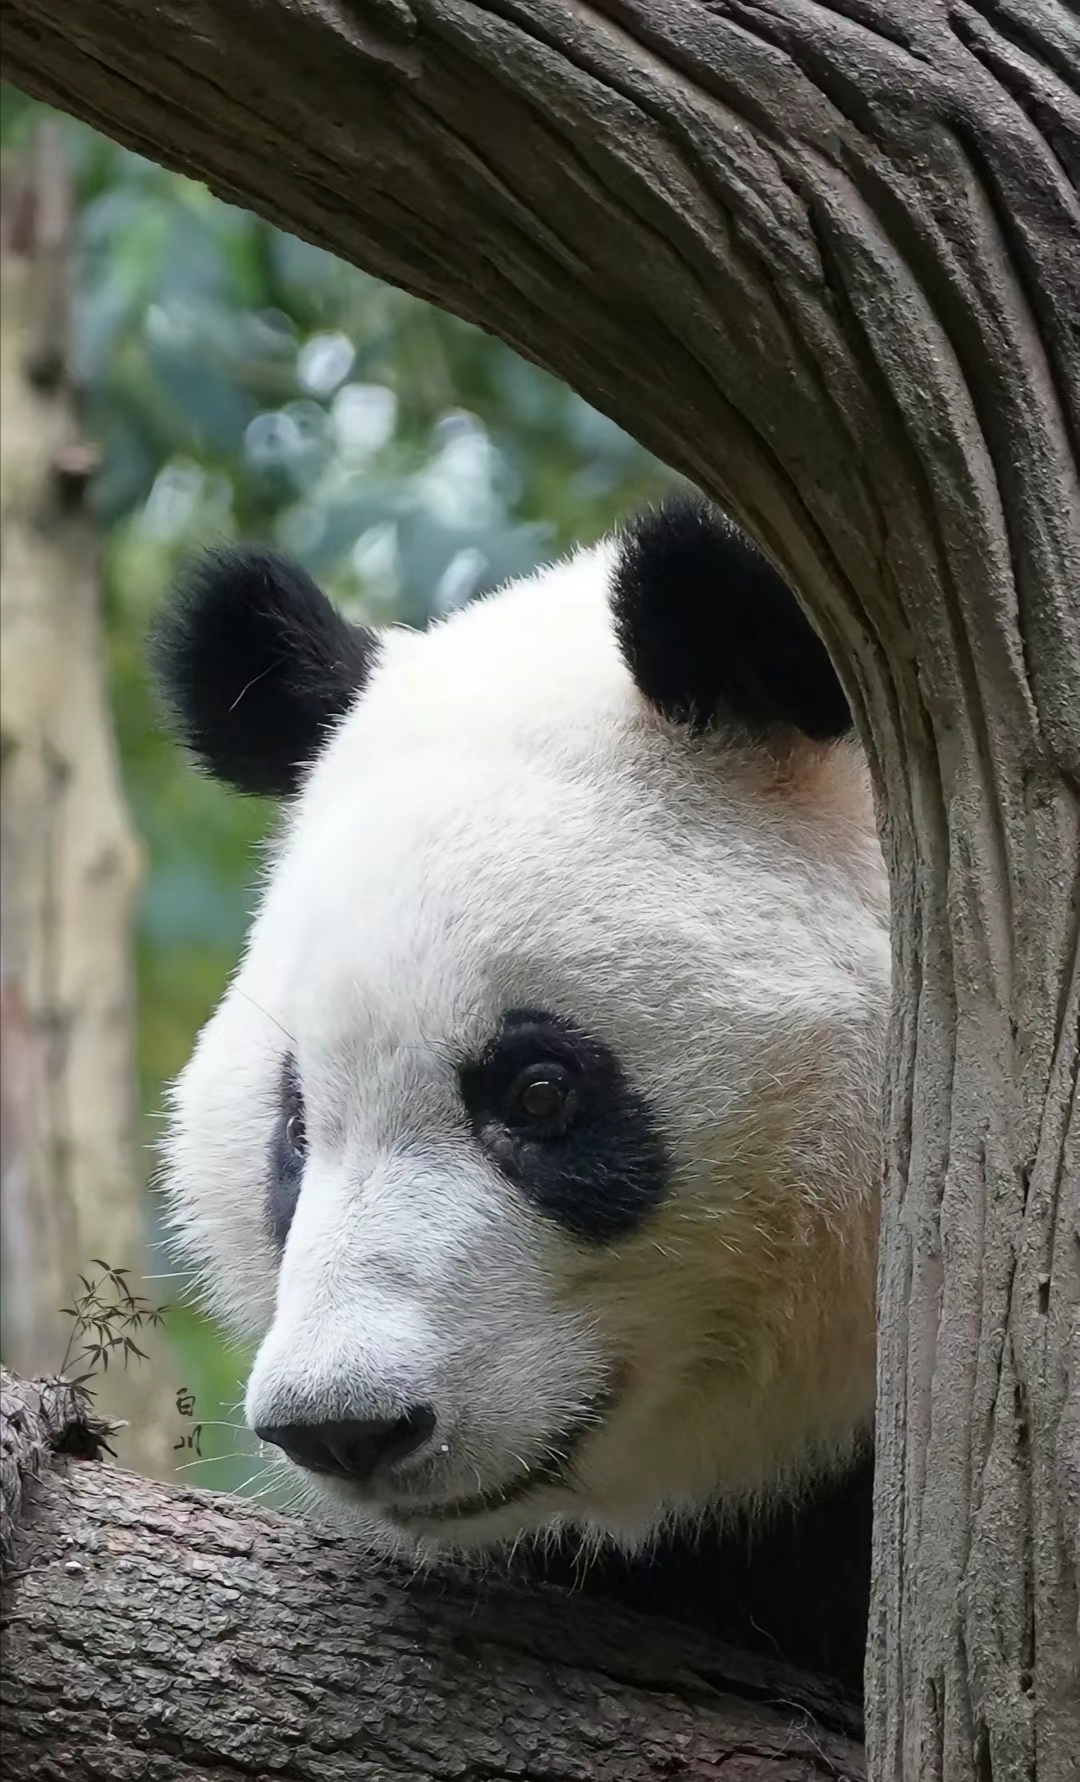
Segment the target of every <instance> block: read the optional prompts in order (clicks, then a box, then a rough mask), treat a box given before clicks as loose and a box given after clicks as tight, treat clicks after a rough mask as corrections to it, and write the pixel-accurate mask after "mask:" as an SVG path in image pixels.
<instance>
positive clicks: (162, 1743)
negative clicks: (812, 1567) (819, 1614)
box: [0, 1377, 865, 1782]
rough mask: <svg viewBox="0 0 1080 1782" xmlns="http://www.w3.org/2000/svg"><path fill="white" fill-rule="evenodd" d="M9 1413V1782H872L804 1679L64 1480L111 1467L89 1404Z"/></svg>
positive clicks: (666, 1633) (143, 1487) (322, 1544)
mask: <svg viewBox="0 0 1080 1782" xmlns="http://www.w3.org/2000/svg"><path fill="white" fill-rule="evenodd" d="M3 1396H4V1414H3V1438H2V1448H3V1452H2V1467H0V1518H2V1519H3V1520H2V1521H0V1528H3V1529H4V1532H5V1533H6V1534H7V1535H8V1537H9V1538H8V1539H7V1540H6V1541H5V1546H6V1550H7V1558H8V1568H7V1581H6V1584H5V1589H4V1609H5V1624H6V1625H5V1642H4V1680H3V1698H4V1717H3V1732H4V1740H3V1759H4V1776H5V1782H7V1779H8V1778H10V1779H11V1782H30V1779H31V1778H33V1779H34V1782H37V1779H40V1778H46V1777H47V1778H49V1779H50V1782H60V1779H63V1782H90V1779H91V1778H93V1779H94V1782H98V1779H100V1782H142V1779H143V1778H146V1777H150V1776H152V1777H153V1778H154V1782H197V1779H200V1778H207V1779H210V1778H212V1779H214V1782H226V1779H228V1782H242V1779H243V1778H255V1777H260V1778H267V1779H268V1782H269V1778H271V1777H274V1778H279V1779H280V1782H301V1779H302V1782H312V1779H314V1778H318V1779H319V1782H436V1779H437V1782H661V1779H663V1782H707V1779H708V1778H712V1777H717V1776H719V1775H720V1774H721V1772H722V1773H723V1775H724V1777H725V1782H818V1779H820V1778H825V1777H831V1778H841V1777H844V1778H847V1779H848V1782H860V1779H861V1778H862V1777H863V1775H864V1773H865V1772H864V1769H863V1761H862V1754H861V1749H860V1747H859V1744H858V1742H857V1739H856V1738H855V1737H854V1736H852V1729H851V1725H850V1720H849V1718H848V1717H847V1716H846V1713H845V1710H844V1709H842V1708H841V1707H840V1706H839V1705H838V1704H836V1703H832V1702H830V1701H829V1700H828V1699H827V1698H825V1697H824V1696H823V1695H822V1694H821V1692H820V1691H818V1690H816V1688H815V1686H814V1685H813V1684H812V1683H811V1682H809V1681H808V1680H806V1679H800V1678H799V1677H798V1675H797V1674H795V1673H791V1672H787V1671H785V1670H784V1669H783V1668H782V1667H779V1666H774V1665H769V1664H767V1663H764V1662H758V1661H754V1660H748V1659H746V1658H744V1657H742V1656H741V1655H739V1654H737V1653H730V1652H725V1651H724V1650H723V1649H722V1648H721V1649H719V1650H718V1649H717V1648H716V1647H715V1646H711V1645H709V1644H706V1643H703V1642H699V1641H696V1640H695V1639H694V1638H693V1636H690V1635H687V1634H684V1633H682V1632H678V1631H675V1630H673V1629H668V1628H665V1627H664V1625H663V1624H662V1623H650V1622H648V1621H645V1620H641V1619H637V1618H635V1617H634V1616H631V1615H625V1614H622V1613H620V1612H619V1611H617V1610H612V1609H606V1608H605V1609H599V1608H597V1607H596V1606H594V1605H591V1604H588V1603H585V1602H582V1601H580V1600H572V1599H570V1598H569V1597H568V1596H567V1595H566V1594H565V1593H563V1592H561V1591H555V1590H510V1589H508V1588H507V1587H506V1586H498V1585H488V1586H483V1585H480V1586H478V1585H477V1583H476V1582H475V1581H469V1580H467V1579H465V1578H463V1577H462V1576H455V1575H454V1574H453V1573H447V1574H445V1575H443V1576H430V1577H423V1578H421V1577H412V1576H410V1575H407V1574H404V1573H396V1572H394V1571H391V1570H387V1569H386V1568H380V1569H376V1570H372V1569H371V1568H369V1567H365V1564H364V1562H363V1560H362V1559H361V1558H358V1557H357V1554H356V1551H355V1549H352V1548H350V1547H349V1546H348V1544H347V1543H345V1542H343V1541H341V1540H339V1539H336V1538H335V1537H334V1536H332V1535H330V1534H329V1533H327V1532H325V1531H323V1530H321V1529H319V1528H316V1527H314V1526H312V1525H310V1524H307V1523H302V1522H299V1521H293V1520H290V1519H287V1518H285V1517H282V1516H274V1515H269V1514H266V1513H262V1512H253V1511H252V1509H251V1506H250V1504H248V1503H245V1502H243V1501H242V1500H240V1499H236V1498H229V1497H225V1496H220V1495H219V1496H214V1495H211V1494H210V1493H207V1492H188V1491H179V1490H176V1489H175V1488H170V1487H165V1486H158V1485H153V1484H151V1483H149V1482H148V1481H146V1480H142V1479H136V1478H133V1477H130V1476H128V1475H125V1474H123V1473H119V1472H117V1471H115V1470H114V1469H112V1468H111V1467H108V1466H104V1465H100V1464H95V1463H94V1462H92V1461H91V1462H89V1463H85V1462H84V1464H81V1465H79V1464H75V1463H74V1462H70V1461H69V1462H66V1463H63V1465H61V1466H58V1465H57V1463H56V1462H55V1460H54V1459H52V1458H51V1456H52V1454H53V1453H54V1451H55V1450H56V1448H57V1447H58V1446H60V1447H61V1448H63V1449H65V1450H72V1449H74V1451H75V1452H77V1453H80V1454H83V1455H87V1454H88V1453H90V1452H91V1451H92V1447H93V1440H94V1435H95V1429H94V1422H93V1419H92V1418H88V1416H87V1414H86V1409H85V1406H81V1405H80V1404H79V1402H78V1397H77V1395H73V1394H72V1393H71V1392H70V1389H66V1388H64V1387H63V1386H62V1385H60V1384H58V1383H51V1384H50V1383H43V1384H38V1385H37V1386H26V1385H25V1384H23V1383H21V1382H14V1381H12V1380H11V1379H10V1378H7V1377H5V1379H4V1382H3ZM12 1493H13V1494H14V1496H11V1495H9V1494H12ZM18 1499H21V1509H20V1508H19V1507H18V1502H17V1500H18ZM9 1503H10V1511H9V1509H8V1505H9ZM11 1524H14V1526H11Z"/></svg>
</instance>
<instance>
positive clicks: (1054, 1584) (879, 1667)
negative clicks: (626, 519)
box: [4, 0, 1080, 1782]
mask: <svg viewBox="0 0 1080 1782" xmlns="http://www.w3.org/2000/svg"><path fill="white" fill-rule="evenodd" d="M4 47H5V54H6V58H7V68H8V73H9V76H10V78H12V79H15V80H17V81H19V82H20V83H21V84H23V85H25V86H26V87H27V88H28V89H29V90H30V91H32V92H35V93H37V94H39V95H41V96H42V97H45V98H48V99H51V100H53V101H55V102H56V103H58V104H60V105H62V106H65V107H67V108H68V109H70V110H73V111H75V112H77V113H78V114H79V115H81V116H83V117H85V118H87V119H89V120H90V121H91V122H93V123H95V124H97V125H99V126H100V127H101V128H103V129H105V130H106V131H108V132H109V133H110V134H112V135H114V136H117V137H119V138H120V139H121V140H123V141H125V142H127V143H129V144H130V145H131V146H133V147H135V148H138V149H141V150H143V151H144V152H145V153H147V154H149V155H151V156H152V157H154V158H155V159H158V160H162V161H165V162H167V163H168V164H170V165H172V166H174V167H180V168H183V169H185V170H186V171H189V172H191V173H193V174H195V175H197V176H199V177H202V178H206V179H208V180H209V182H210V184H211V185H212V186H213V187H214V188H215V189H216V190H217V191H219V192H221V193H222V194H223V195H225V196H227V197H231V198H233V199H235V200H236V201H238V202H241V203H244V204H248V205H251V206H252V207H253V208H255V209H256V210H259V211H261V212H262V213H263V214H264V215H265V216H268V217H270V218H272V219H273V220H275V221H277V222H279V223H281V224H283V225H284V226H286V227H287V228H290V229H292V230H294V231H296V232H297V233H299V234H302V235H304V236H306V237H307V238H308V239H310V240H312V241H316V242H319V243H321V244H322V245H323V246H325V247H328V248H330V249H332V250H333V251H334V252H336V253H339V254H342V255H343V256H344V257H346V258H348V259H351V260H354V261H355V262H357V263H358V264H361V265H363V266H365V267H367V268H368V269H369V270H371V271H373V272H375V273H378V274H380V275H381V276H383V277H384V278H387V279H389V280H391V281H392V282H394V283H396V284H400V285H403V286H405V287H406V288H408V289H410V290H412V291H415V292H418V293H419V294H420V295H422V296H425V297H429V298H431V299H432V300H433V301H435V302H437V303H439V304H441V305H442V306H444V307H445V308H448V309H452V310H455V311H456V312H457V313H458V314H460V315H462V316H465V317H467V318H468V319H470V320H472V321H475V322H479V323H480V324H482V325H483V326H484V327H486V328H488V329H490V330H492V331H494V332H496V333H498V334H500V335H501V336H502V337H503V338H504V339H506V340H508V341H509V342H510V343H511V344H512V345H513V346H515V347H517V348H518V349H519V350H521V351H522V352H524V353H526V354H527V355H529V356H530V357H531V358H534V359H536V360H538V361H539V362H540V363H542V364H544V365H546V366H548V367H549V368H550V369H552V370H554V371H556V372H558V373H559V374H560V375H561V376H563V377H565V378H567V379H568V380H569V381H570V382H571V383H572V384H574V385H575V386H576V387H577V388H578V389H579V390H580V391H581V392H582V393H583V394H584V395H586V396H587V397H589V398H590V399H591V400H592V401H594V402H595V403H597V404H598V406H599V407H600V408H602V409H603V410H605V411H606V412H607V413H608V414H610V415H611V416H613V417H614V418H615V419H616V420H617V421H620V422H621V423H622V424H623V425H625V426H626V427H628V428H629V429H630V430H631V431H632V432H633V433H635V434H636V435H637V436H638V437H639V438H640V439H642V440H643V441H644V442H645V443H646V444H648V445H649V446H651V447H652V448H653V450H655V451H656V452H658V453H659V454H660V455H661V456H662V457H663V458H665V459H667V460H668V461H669V462H670V463H671V464H673V465H675V466H676V467H677V468H679V469H681V470H683V471H685V472H687V473H688V474H689V475H690V476H691V477H692V478H694V479H695V480H696V481H697V482H699V483H700V484H701V485H702V486H703V487H704V488H705V489H707V490H709V491H710V492H711V493H713V494H714V495H716V496H718V497H719V498H720V499H721V500H722V501H723V502H724V503H725V504H726V505H727V506H728V507H729V508H730V509H731V510H732V511H733V512H734V513H735V515H736V516H737V517H738V518H739V519H741V520H742V521H743V522H744V523H745V524H746V525H747V526H748V528H749V530H750V531H751V532H752V533H753V534H754V535H755V536H756V537H757V538H758V539H759V540H760V541H761V543H762V544H763V545H764V546H765V548H766V549H767V550H768V551H769V553H770V554H771V555H772V557H773V558H774V559H775V561H776V562H777V564H778V566H779V567H780V568H781V569H782V570H783V571H784V572H785V573H786V574H787V575H788V576H789V578H790V579H791V580H792V582H793V583H794V585H795V586H796V588H797V589H798V590H799V592H800V595H801V597H802V598H803V599H805V601H806V603H807V605H808V607H809V609H810V610H811V611H812V613H813V614H814V617H815V619H816V621H817V623H818V624H819V626H820V628H821V630H822V633H823V635H824V637H825V639H826V641H827V643H828V644H829V646H830V648H831V649H832V650H833V652H834V654H835V656H836V657H837V659H838V661H839V663H840V664H841V666H842V669H843V672H844V675H845V678H846V680H847V684H848V686H849V690H850V691H851V693H852V697H853V700H854V702H855V706H856V709H857V711H858V713H859V716H860V721H861V725H862V730H863V734H864V737H865V739H866V741H867V744H868V747H869V749H870V753H871V760H872V763H873V766H874V769H875V772H876V776H877V782H878V786H879V789H880V792H881V797H882V811H883V834H884V839H885V844H886V850H887V854H888V858H889V863H890V869H891V875H892V887H893V899H894V920H895V933H896V941H895V960H896V1018H895V1023H894V1059H895V1061H894V1067H893V1073H892V1083H891V1093H890V1102H889V1133H888V1143H887V1169H886V1183H885V1220H884V1239H883V1263H882V1277H881V1312H880V1318H881V1331H882V1342H881V1347H880V1370H879V1373H880V1387H881V1390H880V1411H879V1425H878V1472H879V1478H878V1493H877V1532H876V1570H877V1583H876V1590H875V1603H874V1627H873V1632H872V1638H871V1662H870V1673H869V1677H870V1694H869V1708H870V1743H871V1752H872V1758H873V1762H874V1765H875V1767H876V1774H877V1776H878V1777H879V1778H880V1779H881V1782H886V1778H888V1779H890V1782H901V1778H902V1779H903V1782H914V1779H915V1778H922V1777H941V1776H944V1777H947V1778H948V1782H972V1779H974V1778H976V1777H978V1778H979V1782H987V1779H988V1778H996V1779H1000V1778H1003V1777H1010V1778H1011V1777H1016V1778H1024V1779H1025V1782H1029V1779H1030V1778H1031V1777H1032V1776H1034V1774H1035V1773H1036V1769H1037V1770H1038V1775H1039V1777H1040V1782H1058V1778H1065V1777H1066V1776H1067V1775H1069V1774H1070V1773H1071V1767H1072V1763H1073V1761H1074V1753H1075V1751H1076V1750H1077V1749H1078V1748H1080V1709H1078V1708H1077V1706H1076V1704H1077V1701H1078V1699H1080V1691H1078V1689H1077V1678H1078V1676H1080V1655H1078V1650H1077V1634H1076V1625H1077V1590H1078V1584H1077V1579H1078V1569H1080V1554H1078V1552H1077V1530H1078V1528H1080V1456H1078V1444H1080V1436H1078V1431H1077V1413H1076V1410H1075V1406H1076V1403H1077V1399H1078V1397H1080V1361H1078V1360H1077V1358H1076V1357H1075V1355H1074V1354H1072V1353H1071V1352H1070V1349H1069V1344H1070V1342H1071V1341H1073V1337H1072V1332H1073V1330H1074V1325H1075V1320H1076V1316H1077V1305H1078V1300H1080V1270H1078V1268H1077V1262H1076V1251H1075V1244H1074V1238H1073V1236H1072V1233H1073V1231H1074V1228H1075V1225H1076V1223H1077V1217H1078V1204H1077V1203H1078V1200H1080V1159H1078V1155H1077V1153H1078V1149H1080V1144H1078V1139H1077V1133H1076V1124H1077V1123H1076V1098H1077V1091H1076V1072H1077V1053H1078V1041H1077V1033H1078V1030H1080V967H1078V953H1080V942H1078V937H1080V911H1078V899H1077V896H1076V886H1077V883H1078V881H1080V574H1078V570H1077V565H1078V563H1080V470H1078V456H1080V335H1078V334H1077V331H1076V328H1075V315H1076V306H1077V300H1078V283H1080V277H1078V272H1077V268H1078V266H1080V204H1078V199H1077V191H1076V180H1077V170H1078V167H1080V97H1078V93H1080V21H1078V19H1077V16H1076V13H1075V9H1074V8H1073V7H1072V6H1070V5H1067V4H1064V3H1062V0H592V3H591V4H587V3H585V0H574V3H573V4H566V3H565V0H229V3H228V4H226V3H225V0H221V3H219V4H213V3H211V0H159V3H157V4H155V5H154V6H152V7H148V6H146V5H145V4H142V3H141V0H83V3H82V4H81V5H80V7H79V8H78V9H77V10H75V9H72V8H70V7H69V6H67V5H65V4H63V0H5V4H4ZM1070 1122H1071V1126H1070ZM1070 1369H1072V1372H1071V1373H1070Z"/></svg>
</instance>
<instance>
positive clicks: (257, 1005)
mask: <svg viewBox="0 0 1080 1782" xmlns="http://www.w3.org/2000/svg"><path fill="white" fill-rule="evenodd" d="M232 994H233V995H234V996H242V997H243V999H244V1001H245V1002H248V1003H250V1004H251V1006H252V1008H253V1009H256V1010H257V1011H258V1013H259V1014H260V1015H265V1017H266V1019H267V1020H268V1021H270V1022H272V1024H273V1025H274V1026H275V1027H276V1028H277V1030H278V1032H279V1033H283V1034H284V1035H285V1038H286V1039H287V1040H288V1042H289V1044H290V1046H295V1045H296V1044H297V1040H296V1035H295V1034H294V1033H290V1032H289V1030H288V1028H287V1027H283V1026H282V1024H281V1022H280V1021H279V1020H278V1018H277V1016H276V1015H272V1014H271V1013H270V1010H269V1009H264V1008H263V1006H262V1003H261V1002H256V1001H255V998H254V997H253V996H249V995H248V993H247V991H246V990H244V989H243V988H242V987H241V986H240V985H239V984H235V983H234V984H233V987H232Z"/></svg>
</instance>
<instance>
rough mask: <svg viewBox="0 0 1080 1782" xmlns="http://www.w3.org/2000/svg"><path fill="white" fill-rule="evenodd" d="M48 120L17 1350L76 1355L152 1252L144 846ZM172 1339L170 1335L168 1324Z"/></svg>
mask: <svg viewBox="0 0 1080 1782" xmlns="http://www.w3.org/2000/svg"><path fill="white" fill-rule="evenodd" d="M69 196H70V195H69V191H68V176H67V169H66V166H65V159H64V149H63V143H62V141H61V139H60V133H59V130H58V129H57V127H56V126H55V125H51V126H46V127H45V128H44V129H43V130H42V131H41V132H40V133H39V135H38V137H37V139H36V141H35V143H34V145H33V148H32V150H31V151H30V152H29V153H28V154H27V155H26V156H25V157H23V158H20V161H19V162H18V164H17V165H15V166H14V167H12V166H8V167H7V168H5V181H4V196H3V206H2V210H0V225H2V231H3V234H2V241H0V357H2V366H0V369H2V375H3V400H2V408H0V554H2V574H0V739H2V786H0V802H2V818H0V838H2V850H0V866H2V874H3V882H2V892H3V895H2V899H0V964H2V974H3V975H2V996H3V1005H2V1015H3V1051H2V1069H0V1091H2V1097H3V1119H2V1130H3V1143H2V1163H3V1197H2V1202H0V1205H2V1239H3V1241H2V1245H0V1288H2V1304H3V1318H2V1343H3V1353H4V1358H5V1360H6V1361H7V1362H8V1363H9V1364H10V1365H11V1366H13V1367H17V1368H19V1369H20V1370H21V1371H22V1372H24V1373H37V1372H42V1371H44V1370H45V1369H47V1368H56V1367H59V1366H60V1364H61V1361H62V1359H63V1356H64V1353H65V1347H66V1345H67V1342H68V1338H69V1335H70V1333H71V1322H70V1320H69V1319H67V1318H65V1317H63V1316H62V1315H61V1310H60V1308H61V1307H62V1306H64V1305H70V1303H71V1298H72V1295H73V1294H75V1293H76V1292H77V1291H78V1274H79V1273H80V1272H89V1273H94V1272H96V1271H95V1270H94V1269H93V1265H92V1261H91V1259H92V1258H93V1257H95V1256H97V1257H103V1258H104V1259H105V1260H106V1261H107V1262H109V1263H111V1264H112V1265H114V1266H115V1267H118V1268H124V1267H129V1268H131V1269H132V1270H133V1272H134V1275H135V1276H136V1277H138V1276H141V1275H142V1273H143V1272H144V1269H145V1251H144V1230H145V1211H144V1203H143V1175H142V1171H141V1169H140V1167H139V1152H138V1147H137V1143H136V1130H135V1126H136V1122H135V1018H136V1011H135V961H134V934H133V921H134V905H135V896H136V893H137V890H138V884H139V878H140V871H141V852H140V848H139V845H138V842H137V840H136V838H135V835H134V833H133V831H132V827H131V822H130V818H129V816H128V811H127V806H126V803H125V800H124V796H123V790H122V787H121V784H120V773H119V763H118V761H117V758H116V745H115V740H114V736H113V726H112V716H111V712H110V708H109V690H108V683H107V677H106V667H105V661H104V651H103V640H102V636H101V624H102V619H101V602H102V577H101V563H100V549H99V540H98V538H97V536H96V528H95V525H94V520H93V516H92V514H91V513H90V511H89V509H88V506H87V502H86V499H85V497H86V492H87V485H88V480H89V478H90V476H91V475H92V473H93V470H94V467H95V456H94V452H93V450H92V448H91V447H90V446H89V444H88V443H87V441H86V438H85V435H84V433H83V432H82V429H81V423H80V417H79V410H78V399H77V391H76V390H75V389H74V387H73V382H72V378H71V375H70V369H69V353H68V339H67V278H68V267H69V260H70V250H71V245H72V244H71V223H72V219H71V215H70V203H69ZM147 1335H148V1338H149V1339H150V1341H151V1342H153V1340H154V1336H155V1333H154V1332H148V1333H147ZM155 1362H156V1364H157V1366H156V1373H157V1380H156V1387H155V1382H154V1381H153V1380H152V1378H151V1376H150V1374H149V1372H148V1371H147V1372H137V1371H135V1370H132V1371H131V1372H129V1373H126V1374H125V1372H124V1371H123V1369H118V1370H115V1371H113V1372H111V1373H110V1376H109V1378H108V1380H107V1381H106V1382H105V1383H104V1386H103V1402H104V1403H105V1404H106V1405H107V1407H108V1409H109V1411H110V1412H111V1413H112V1414H113V1415H115V1416H117V1417H124V1418H128V1419H130V1420H131V1427H130V1429H129V1430H127V1431H125V1432H124V1433H123V1435H122V1436H121V1437H120V1442H121V1451H122V1452H123V1454H124V1455H125V1457H126V1459H127V1461H128V1463H129V1464H130V1465H132V1466H135V1467H138V1468H140V1469H142V1470H146V1471H154V1472H158V1473H165V1472H171V1471H172V1466H171V1464H170V1463H171V1461H172V1455H171V1452H170V1445H169V1440H168V1433H167V1430H166V1427H165V1425H164V1423H163V1422H162V1420H161V1419H160V1418H159V1416H158V1415H157V1409H156V1407H157V1406H158V1405H159V1404H160V1403H161V1402H162V1399H163V1394H164V1392H165V1383H164V1381H163V1378H162V1371H163V1363H162V1359H161V1356H160V1354H159V1353H155Z"/></svg>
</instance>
